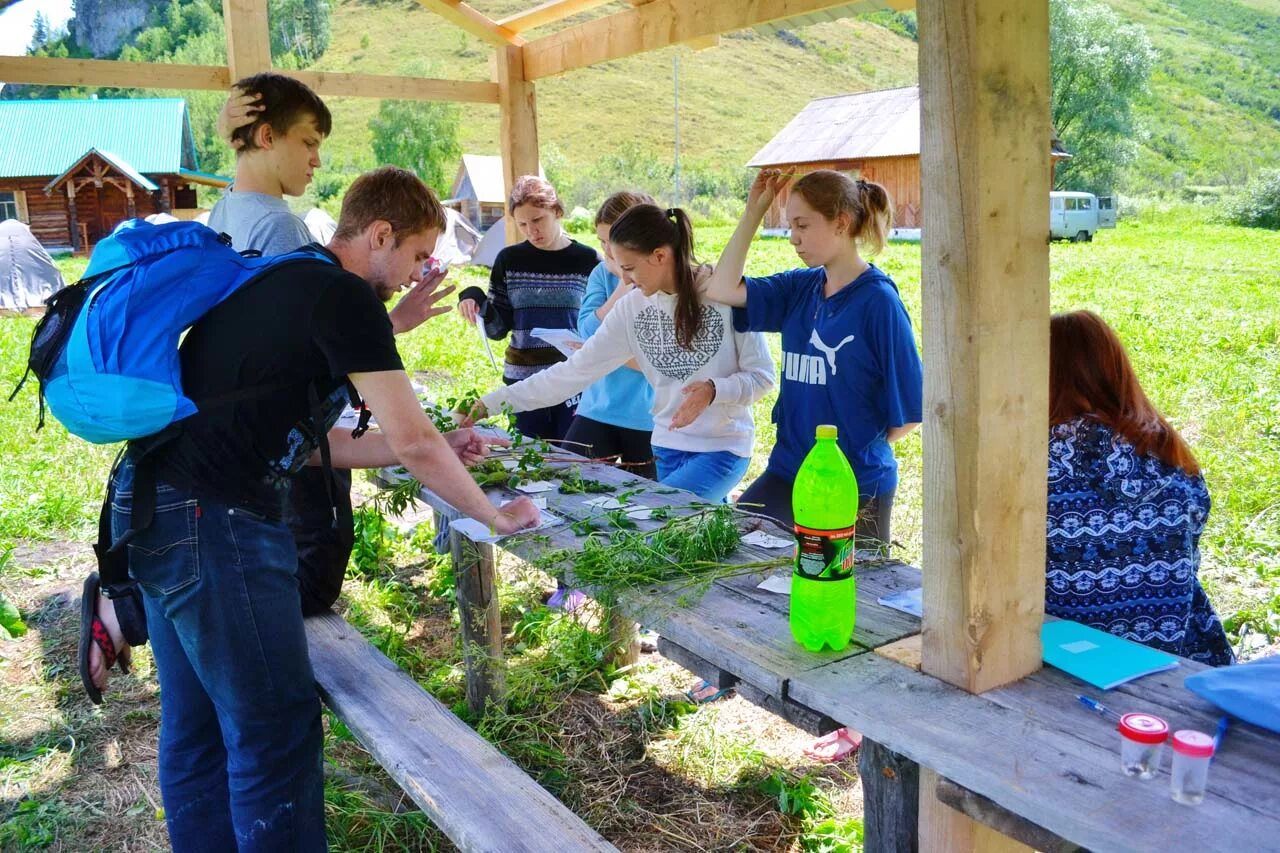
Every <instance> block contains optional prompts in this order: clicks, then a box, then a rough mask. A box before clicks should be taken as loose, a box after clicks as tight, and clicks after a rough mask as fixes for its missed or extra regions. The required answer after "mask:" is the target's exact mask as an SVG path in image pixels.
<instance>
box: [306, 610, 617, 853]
mask: <svg viewBox="0 0 1280 853" xmlns="http://www.w3.org/2000/svg"><path fill="white" fill-rule="evenodd" d="M306 629H307V643H308V646H309V647H310V651H311V666H312V668H313V669H314V670H315V674H316V682H317V683H318V685H319V687H320V695H321V696H322V697H323V698H324V701H325V703H326V704H328V706H329V707H330V708H331V709H332V710H333V712H334V713H335V714H337V715H338V717H339V719H341V720H342V721H343V722H344V723H345V724H346V725H347V727H348V728H349V729H351V731H352V733H353V734H354V735H355V736H356V738H357V739H358V740H359V741H360V743H361V744H363V745H364V747H365V748H366V749H368V750H369V752H370V754H372V755H373V757H374V758H375V759H376V760H377V762H378V763H379V764H381V765H382V766H383V768H384V769H386V771H387V773H388V774H390V776H391V778H392V779H394V780H395V781H396V783H397V784H399V785H400V787H401V788H403V789H404V791H405V793H407V794H408V795H409V796H410V797H411V798H412V799H413V801H414V802H415V803H417V804H418V806H419V807H420V808H421V809H422V810H423V811H424V812H426V814H427V816H428V817H430V818H431V820H432V821H433V822H434V823H435V824H436V826H438V827H440V829H441V831H442V832H444V833H445V835H447V836H449V838H450V839H451V840H452V841H453V843H454V844H456V845H457V846H458V848H459V849H461V850H464V851H494V853H517V851H528V853H540V851H546V853H568V851H577V850H616V848H615V847H614V846H613V845H612V844H610V843H609V842H608V841H606V840H605V839H604V838H603V837H601V836H600V835H599V834H598V833H597V832H596V831H595V830H593V829H592V828H591V827H589V826H587V825H586V823H584V822H583V821H582V819H581V818H579V817H578V816H577V815H575V814H574V813H573V812H571V811H570V810H569V809H567V808H565V806H564V805H563V804H562V803H560V801H558V800H557V799H556V798H555V797H553V796H551V794H550V793H548V792H547V791H546V790H545V789H543V788H542V787H541V786H540V785H538V784H537V783H536V782H534V781H533V780H532V779H530V778H529V777H528V776H527V775H526V774H525V773H524V771H523V770H521V769H520V768H519V767H517V766H516V765H515V763H514V762H512V761H511V759H509V758H507V757H506V756H505V755H503V754H502V753H501V752H499V751H498V750H497V749H496V748H494V746H493V745H492V744H490V743H489V742H488V741H486V740H485V739H484V738H482V737H480V735H478V734H476V733H475V731H473V730H472V729H471V728H470V727H469V726H468V725H467V724H466V723H464V722H462V720H460V719H458V718H457V717H456V716H454V715H453V714H452V713H451V712H450V711H449V709H448V708H446V707H445V706H444V705H442V704H441V703H440V702H439V701H438V700H436V699H435V698H434V697H433V696H431V694H429V693H427V692H426V691H425V690H423V689H422V687H421V685H419V684H418V683H417V682H416V681H414V680H413V679H412V678H410V677H409V676H408V675H407V674H406V673H404V672H402V671H401V670H400V669H399V668H398V667H397V666H396V665H395V664H394V663H392V662H391V661H390V660H389V659H388V658H387V656H386V655H384V654H382V652H380V651H378V650H377V649H376V648H374V647H373V646H372V645H370V643H369V642H368V641H367V640H366V639H365V638H364V637H363V636H361V635H360V632H359V631H357V630H356V629H355V628H353V627H351V625H349V624H347V622H346V621H345V620H343V619H342V617H340V616H338V615H336V614H332V613H328V614H324V615H321V616H313V617H311V618H310V619H307V620H306Z"/></svg>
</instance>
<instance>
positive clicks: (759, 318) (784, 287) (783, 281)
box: [734, 265, 924, 497]
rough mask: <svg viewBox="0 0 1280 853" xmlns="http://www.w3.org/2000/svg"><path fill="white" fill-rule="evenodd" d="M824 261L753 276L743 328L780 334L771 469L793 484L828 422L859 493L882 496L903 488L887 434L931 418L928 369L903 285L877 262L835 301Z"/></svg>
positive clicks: (739, 316)
mask: <svg viewBox="0 0 1280 853" xmlns="http://www.w3.org/2000/svg"><path fill="white" fill-rule="evenodd" d="M826 280H827V274H826V270H825V269H823V268H822V267H814V268H812V269H795V270H788V271H786V272H780V273H777V274H776V275H771V276H766V277H764V278H744V279H743V281H744V283H745V284H746V288H747V305H746V307H745V308H738V309H735V310H734V325H735V326H736V327H737V328H738V331H740V332H745V331H752V332H781V333H782V363H781V370H780V373H781V380H782V381H781V383H780V384H781V386H782V387H781V390H780V392H779V394H778V402H777V404H776V405H775V406H774V408H773V422H774V423H775V424H777V427H778V440H777V444H775V445H774V448H773V452H772V453H771V454H770V455H769V471H771V472H772V473H774V474H776V475H778V476H780V477H783V478H785V479H787V480H794V479H795V476H796V471H798V470H799V468H800V463H801V462H803V461H804V457H805V456H806V455H807V454H808V452H809V450H810V449H811V448H812V447H813V444H814V431H815V429H816V428H817V426H818V425H819V424H835V425H836V427H837V428H838V429H839V443H840V449H841V450H843V451H844V454H845V456H847V457H848V458H849V462H850V464H852V465H853V471H854V474H855V475H856V476H857V478H858V491H859V492H860V493H862V494H863V495H865V496H868V497H875V496H877V495H879V494H881V493H887V492H889V491H891V490H893V489H895V488H896V487H897V485H898V462H897V460H896V459H895V458H894V456H893V449H892V448H891V447H890V446H889V442H888V441H886V440H885V434H886V432H887V431H888V430H889V429H890V428H892V427H897V426H902V425H903V424H909V423H918V422H920V421H922V420H923V415H922V411H921V408H922V399H923V396H924V368H923V366H922V364H921V362H920V354H919V352H918V351H917V350H916V342H915V335H914V334H913V333H912V331H911V318H910V317H908V316H907V309H906V307H905V306H903V304H902V299H901V298H900V297H899V296H898V288H897V285H895V284H894V283H893V280H892V279H891V278H889V276H887V275H885V274H884V273H883V272H881V271H880V270H879V269H877V268H876V267H875V266H874V265H872V266H870V267H869V268H868V269H867V270H866V272H864V273H862V275H860V276H858V277H857V278H856V279H855V280H854V281H853V282H851V283H850V284H848V285H847V286H845V287H843V288H841V289H840V290H839V291H838V292H836V293H835V295H833V296H831V297H830V298H827V297H826V296H825V295H824V293H823V288H824V287H825V286H826Z"/></svg>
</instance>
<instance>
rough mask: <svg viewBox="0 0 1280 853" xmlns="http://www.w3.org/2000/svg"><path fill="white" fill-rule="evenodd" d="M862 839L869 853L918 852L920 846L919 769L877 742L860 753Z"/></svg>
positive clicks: (864, 742)
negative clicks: (918, 834)
mask: <svg viewBox="0 0 1280 853" xmlns="http://www.w3.org/2000/svg"><path fill="white" fill-rule="evenodd" d="M858 777H859V778H860V779H861V780H862V825H863V829H864V836H863V840H864V842H865V844H866V847H865V849H866V851H867V853H915V851H916V850H918V849H919V846H920V843H919V838H918V837H917V833H918V827H919V823H920V820H919V810H918V804H919V802H920V768H919V767H918V766H917V765H916V763H915V762H914V761H912V760H911V759H909V758H907V757H905V756H902V755H899V754H898V753H896V752H894V751H893V750H891V749H888V748H886V747H884V746H883V745H881V744H880V743H877V742H876V741H874V740H871V739H869V738H866V737H863V739H862V746H861V747H860V748H859V750H858Z"/></svg>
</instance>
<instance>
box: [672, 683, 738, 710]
mask: <svg viewBox="0 0 1280 853" xmlns="http://www.w3.org/2000/svg"><path fill="white" fill-rule="evenodd" d="M708 690H710V691H712V692H711V693H707V692H706V691H708ZM731 692H733V688H732V687H721V688H719V689H717V688H716V686H715V685H714V684H712V683H711V682H710V681H707V680H705V679H704V680H703V681H702V682H701V683H699V684H698V686H697V687H695V688H693V689H692V690H686V691H685V692H684V695H685V696H687V697H689V701H690V702H692V703H693V704H695V705H709V704H711V703H712V702H715V701H717V700H719V699H723V698H724V697H725V695H726V694H728V693H731Z"/></svg>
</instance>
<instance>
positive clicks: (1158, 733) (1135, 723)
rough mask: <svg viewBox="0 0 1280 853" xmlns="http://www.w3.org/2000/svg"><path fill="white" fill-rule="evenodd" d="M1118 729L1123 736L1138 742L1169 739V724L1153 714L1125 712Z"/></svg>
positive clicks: (1159, 741) (1158, 741)
mask: <svg viewBox="0 0 1280 853" xmlns="http://www.w3.org/2000/svg"><path fill="white" fill-rule="evenodd" d="M1116 729H1117V730H1118V731H1119V732H1120V735H1121V737H1125V738H1128V739H1129V740H1131V741H1135V742H1137V743H1164V742H1165V741H1166V740H1168V739H1169V724H1168V723H1166V722H1165V721H1164V720H1162V719H1160V718H1159V717H1156V716H1153V715H1151V714H1125V715H1124V716H1123V717H1121V718H1120V725H1118V726H1116Z"/></svg>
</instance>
